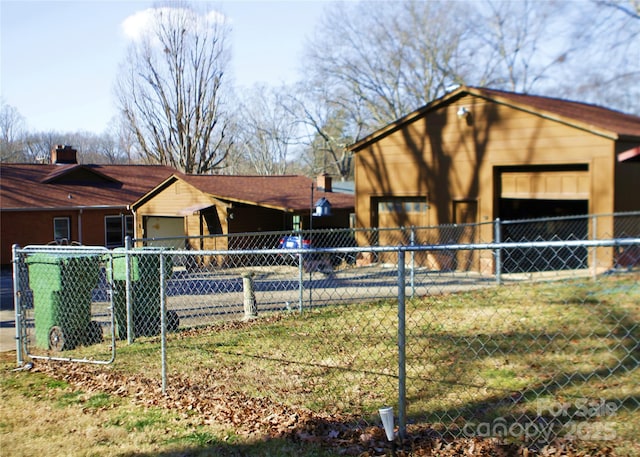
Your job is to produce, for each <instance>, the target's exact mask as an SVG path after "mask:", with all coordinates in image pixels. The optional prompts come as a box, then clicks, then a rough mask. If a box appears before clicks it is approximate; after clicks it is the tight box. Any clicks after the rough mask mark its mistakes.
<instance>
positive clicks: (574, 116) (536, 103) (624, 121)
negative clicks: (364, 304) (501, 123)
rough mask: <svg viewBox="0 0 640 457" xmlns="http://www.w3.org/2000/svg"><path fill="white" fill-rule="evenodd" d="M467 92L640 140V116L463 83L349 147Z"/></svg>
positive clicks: (356, 146)
mask: <svg viewBox="0 0 640 457" xmlns="http://www.w3.org/2000/svg"><path fill="white" fill-rule="evenodd" d="M467 95H471V96H475V97H479V98H483V99H486V100H491V101H493V102H496V103H501V104H504V105H507V106H512V107H514V108H517V109H523V110H525V111H529V112H531V113H534V114H536V115H540V116H544V117H548V118H551V119H554V120H557V121H559V122H563V123H566V124H569V125H573V126H575V127H577V128H581V129H585V130H587V131H591V132H593V133H595V134H599V135H604V136H607V137H609V138H611V139H614V140H627V141H633V142H635V141H640V116H635V115H632V114H625V113H622V112H619V111H614V110H611V109H608V108H604V107H601V106H597V105H591V104H587V103H582V102H576V101H570V100H563V99H559V98H553V97H544V96H539V95H531V94H518V93H514V92H507V91H502V90H496V89H487V88H478V87H464V86H463V87H460V88H458V89H456V90H455V91H453V92H450V93H448V94H446V95H445V96H443V97H441V98H439V99H437V100H434V101H432V102H431V103H428V104H427V105H425V106H423V107H421V108H419V109H418V110H416V111H414V112H412V113H409V114H407V115H406V116H404V117H402V118H400V119H398V120H397V121H395V122H393V123H391V124H389V125H387V126H385V127H382V128H381V129H379V130H377V131H375V132H373V133H372V134H370V135H368V136H366V137H365V138H362V139H361V140H360V141H358V142H356V143H354V144H352V145H351V146H350V147H349V149H350V150H352V151H356V152H357V151H358V150H360V149H362V148H363V147H366V146H367V145H369V144H371V143H372V142H374V141H376V140H378V139H380V138H382V137H384V136H386V135H388V134H390V133H392V132H394V131H396V130H398V129H400V128H402V127H403V126H405V125H407V124H409V123H411V122H412V121H414V120H416V119H418V118H420V117H422V116H423V115H424V114H426V113H427V112H430V111H433V110H436V109H438V108H440V107H442V106H445V105H447V104H449V103H451V102H453V101H455V100H458V99H459V98H461V97H464V96H467Z"/></svg>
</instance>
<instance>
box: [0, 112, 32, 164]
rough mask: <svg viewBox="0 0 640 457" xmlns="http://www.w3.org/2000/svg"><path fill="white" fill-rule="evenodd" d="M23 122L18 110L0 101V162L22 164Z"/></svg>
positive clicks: (23, 144)
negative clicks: (0, 103)
mask: <svg viewBox="0 0 640 457" xmlns="http://www.w3.org/2000/svg"><path fill="white" fill-rule="evenodd" d="M25 134H26V132H25V121H24V117H22V115H21V114H20V113H19V112H18V110H17V109H16V108H15V107H14V106H11V105H9V104H7V103H5V102H4V100H3V101H2V106H1V107H0V162H23V161H25V159H26V156H25V142H24V139H25Z"/></svg>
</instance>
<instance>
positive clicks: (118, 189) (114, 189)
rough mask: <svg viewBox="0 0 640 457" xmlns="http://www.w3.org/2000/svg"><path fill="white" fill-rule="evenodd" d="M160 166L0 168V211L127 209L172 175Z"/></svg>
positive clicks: (170, 171)
mask: <svg viewBox="0 0 640 457" xmlns="http://www.w3.org/2000/svg"><path fill="white" fill-rule="evenodd" d="M175 172H176V171H175V170H174V169H173V168H170V167H165V166H160V165H77V164H70V165H49V164H9V163H3V164H2V165H0V208H1V209H2V210H3V211H4V210H13V211H15V210H22V211H24V210H44V209H63V208H64V209H67V208H108V207H118V208H122V207H126V206H127V205H130V204H132V203H133V202H135V201H136V200H137V199H139V198H140V197H141V196H143V195H144V194H145V193H147V192H148V191H149V190H151V189H152V188H153V187H154V186H156V185H157V184H158V183H160V182H162V181H163V180H165V179H166V178H167V177H169V176H171V175H172V174H173V173H175Z"/></svg>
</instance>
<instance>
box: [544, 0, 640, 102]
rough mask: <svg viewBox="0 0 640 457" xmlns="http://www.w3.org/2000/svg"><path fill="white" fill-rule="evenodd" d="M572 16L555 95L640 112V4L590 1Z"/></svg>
mask: <svg viewBox="0 0 640 457" xmlns="http://www.w3.org/2000/svg"><path fill="white" fill-rule="evenodd" d="M581 5H582V7H581V8H580V9H578V10H577V11H575V12H574V14H573V15H572V17H571V20H572V25H573V27H572V34H571V39H572V40H573V41H575V42H578V43H582V46H581V47H580V48H579V49H577V50H576V52H574V53H573V54H572V55H570V56H569V59H570V62H569V66H568V68H567V71H565V72H564V73H562V74H559V75H558V76H557V78H556V79H555V81H556V83H557V84H556V91H557V92H560V93H562V94H563V95H564V96H566V97H570V98H574V99H577V100H581V101H585V102H590V103H596V104H600V105H604V106H607V107H610V108H615V109H618V110H621V111H625V112H629V113H635V114H640V103H638V100H640V20H639V19H640V16H638V14H637V13H638V12H640V9H639V8H640V2H638V1H637V0H628V1H626V2H625V1H592V2H586V3H584V4H581Z"/></svg>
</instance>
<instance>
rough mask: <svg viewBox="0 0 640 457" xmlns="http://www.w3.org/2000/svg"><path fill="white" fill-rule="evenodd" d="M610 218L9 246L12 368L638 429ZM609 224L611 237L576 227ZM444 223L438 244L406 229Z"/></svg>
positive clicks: (637, 343) (625, 293)
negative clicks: (484, 233)
mask: <svg viewBox="0 0 640 457" xmlns="http://www.w3.org/2000/svg"><path fill="white" fill-rule="evenodd" d="M619 218H620V219H619ZM606 219H607V221H606V223H605V218H602V219H597V224H596V223H595V222H594V219H589V218H586V220H587V221H589V222H588V223H587V224H586V225H585V223H584V220H583V219H580V223H579V224H578V226H579V227H580V228H581V230H582V229H584V228H585V227H587V228H586V232H579V233H578V232H577V229H574V230H567V231H563V230H561V229H559V228H558V227H560V224H570V223H574V224H575V221H574V222H570V219H553V220H544V221H542V220H536V221H531V222H529V224H531V227H533V226H538V228H537V229H536V230H535V231H534V230H531V229H529V230H530V233H536V234H537V235H540V233H542V228H541V227H546V228H545V230H548V231H549V233H551V232H553V234H554V235H553V236H551V237H550V238H551V239H545V240H542V239H535V240H526V241H525V240H524V238H525V237H526V235H523V233H527V231H526V230H524V231H522V232H519V231H518V230H519V229H518V228H517V225H518V224H516V223H513V224H512V225H511V226H510V225H509V224H510V223H500V225H499V226H498V225H497V224H495V223H494V224H491V225H490V227H491V233H494V234H496V236H495V237H494V238H495V240H496V241H494V240H492V241H491V242H488V243H483V242H481V241H480V240H479V239H478V238H476V236H477V233H478V232H480V229H479V228H478V226H475V227H473V228H469V227H467V226H464V227H442V228H428V229H418V228H416V229H414V230H411V229H407V230H396V231H395V233H396V235H395V236H398V237H400V236H401V237H402V240H403V242H402V243H398V244H397V245H395V246H389V245H381V244H380V243H378V245H362V244H360V243H358V242H357V241H356V242H354V243H349V244H348V245H344V243H342V244H343V245H342V246H324V247H321V246H318V245H317V244H316V245H314V243H311V246H307V247H304V245H303V244H298V245H297V247H294V248H291V249H288V248H286V247H285V246H282V247H279V246H278V245H279V244H280V239H281V238H282V237H284V236H287V235H291V234H282V233H281V234H271V233H270V234H263V235H256V236H253V237H249V236H246V237H244V238H242V237H236V238H238V239H244V240H245V241H242V242H239V241H234V242H232V237H229V238H228V239H227V241H226V243H227V248H226V249H216V250H204V249H203V250H196V249H193V247H192V246H190V248H189V249H185V248H184V244H183V245H182V246H181V248H178V247H176V246H175V243H174V246H172V247H171V248H169V247H167V246H164V247H163V246H161V245H160V246H159V245H158V244H161V243H158V241H159V240H147V242H146V243H145V244H146V246H141V245H140V244H138V243H136V247H134V246H133V244H134V243H131V244H130V245H129V247H126V248H123V249H116V250H109V251H107V250H106V249H104V248H90V247H80V248H74V247H51V246H46V247H45V246H39V247H25V248H19V247H17V246H16V247H14V288H15V289H14V290H15V291H16V294H15V301H16V323H17V325H16V338H17V341H18V343H17V350H18V363H19V364H22V363H23V361H24V360H26V359H27V358H32V359H38V358H43V359H54V360H66V361H78V362H85V363H100V364H103V363H110V364H113V366H114V368H115V369H117V367H118V366H120V365H124V364H126V363H127V358H130V357H136V355H135V354H137V353H136V352H135V351H133V348H135V347H141V348H144V354H146V356H145V357H146V359H149V356H148V355H149V354H157V359H155V360H156V362H157V363H153V364H151V365H145V366H144V367H143V368H142V370H143V371H142V372H141V373H140V376H152V377H155V379H156V381H157V382H158V383H159V384H160V383H161V386H162V390H163V392H165V393H166V392H168V391H171V390H172V389H178V388H180V386H184V385H194V384H196V383H197V384H199V385H205V386H206V385H216V386H224V389H226V391H228V392H242V393H243V394H245V395H249V396H258V397H268V398H270V399H271V400H273V401H277V402H282V403H286V404H290V405H293V406H297V407H305V408H308V409H310V410H314V411H329V412H340V413H343V414H348V415H350V416H352V417H359V418H362V420H373V419H372V418H373V417H374V416H376V415H377V411H378V408H380V407H382V406H391V407H393V408H394V412H395V415H396V420H397V422H396V425H397V427H398V428H397V430H398V433H399V435H400V437H401V438H402V437H403V436H406V434H407V430H410V429H411V427H418V426H420V425H424V426H427V424H428V427H430V428H431V429H433V432H434V433H439V434H441V435H446V436H497V437H502V438H505V439H514V440H519V441H526V442H530V443H531V442H533V443H542V442H545V443H547V442H551V441H552V440H553V439H555V438H556V437H558V436H562V437H569V438H575V439H584V440H597V441H603V440H606V441H618V442H620V441H633V440H637V438H636V430H637V429H638V428H639V427H640V401H639V400H638V399H639V398H640V396H639V394H638V391H637V386H638V385H640V356H639V354H640V325H639V324H638V322H639V320H640V285H639V284H640V281H639V279H640V256H638V253H639V252H640V223H639V222H640V218H639V217H638V215H635V216H634V217H631V216H628V215H624V216H618V215H616V217H611V218H606ZM609 219H610V220H609ZM596 225H597V226H596ZM551 226H553V227H555V228H554V229H552V228H551ZM594 226H595V227H594ZM496 227H499V229H496ZM603 227H605V228H610V229H611V233H614V234H618V235H619V236H617V237H608V238H606V237H605V238H598V239H594V238H593V237H591V236H589V234H590V233H592V231H595V232H596V233H602V232H601V231H600V230H601V229H602V228H603ZM450 231H456V235H457V238H451V239H452V241H453V242H451V243H435V244H428V243H424V242H422V241H420V242H418V241H417V240H423V239H427V238H429V239H438V238H440V239H442V237H443V236H445V237H446V236H449V235H451V232H450ZM391 232H392V231H389V233H391ZM445 232H446V235H442V233H445ZM460 232H463V233H464V234H465V235H464V237H463V236H462V235H460ZM323 233H325V234H326V233H332V232H323ZM352 233H353V236H352V237H347V236H345V235H344V234H343V233H342V234H340V240H342V241H344V240H346V239H352V240H358V239H360V238H361V236H362V234H358V233H355V232H352ZM363 233H364V236H372V235H371V234H372V233H375V232H374V231H368V232H363ZM433 233H436V235H435V237H434V235H433ZM585 233H586V235H585ZM300 235H302V236H303V237H305V236H310V237H311V239H312V240H313V239H314V238H315V239H316V240H317V239H320V238H319V237H316V235H318V234H317V233H310V234H309V233H307V234H300ZM388 235H389V234H388V233H387V234H385V235H384V236H385V237H387V238H386V239H392V237H391V236H390V235H389V236H388ZM537 235H536V236H537ZM296 236H297V235H296ZM377 236H378V240H380V239H381V238H382V235H380V231H378V235H377ZM557 237H561V238H563V239H556V238H557ZM407 239H408V240H409V242H406V243H405V242H404V241H406V240H407ZM246 240H258V241H252V242H253V243H257V244H258V245H261V246H260V247H256V244H251V243H249V242H248V241H246ZM267 240H268V243H267ZM325 240H331V237H329V236H327V235H325ZM412 240H414V241H412ZM467 240H468V241H469V242H461V241H467ZM151 241H154V242H151ZM181 242H182V243H191V242H193V240H182V241H181ZM207 242H208V241H207ZM236 242H237V243H239V244H242V245H243V246H242V247H243V249H229V247H230V246H232V244H233V243H236ZM326 243H327V244H331V243H330V242H326ZM267 244H268V245H267ZM274 244H275V245H276V246H275V247H276V249H274ZM150 245H151V246H150ZM236 247H237V245H236ZM45 269H46V272H44V273H43V270H45ZM123 347H127V350H126V351H124V350H123V349H122V348H123ZM117 349H120V353H119V355H118V356H116V350H117ZM137 356H138V357H139V355H137ZM127 369H129V370H130V369H131V368H130V367H129V368H127ZM154 373H155V374H154Z"/></svg>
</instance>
